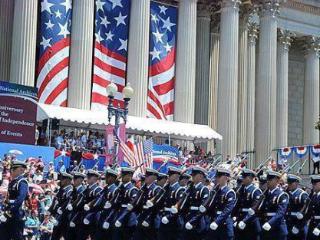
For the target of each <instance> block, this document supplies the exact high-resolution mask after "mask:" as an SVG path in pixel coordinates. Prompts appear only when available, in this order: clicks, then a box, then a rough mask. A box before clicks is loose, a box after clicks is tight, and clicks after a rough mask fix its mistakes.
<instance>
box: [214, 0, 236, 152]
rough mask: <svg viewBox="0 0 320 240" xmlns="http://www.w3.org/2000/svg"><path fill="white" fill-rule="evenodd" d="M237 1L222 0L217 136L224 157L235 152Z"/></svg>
mask: <svg viewBox="0 0 320 240" xmlns="http://www.w3.org/2000/svg"><path fill="white" fill-rule="evenodd" d="M239 4H240V0H223V1H222V6H221V7H222V9H221V23H220V57H219V84H218V132H219V133H220V134H221V135H222V136H223V141H222V146H221V153H222V154H223V157H226V155H228V154H229V155H230V156H231V157H234V156H235V155H236V152H237V101H238V99H237V96H238V45H239V42H238V40H239Z"/></svg>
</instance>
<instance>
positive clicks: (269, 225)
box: [259, 171, 289, 240]
mask: <svg viewBox="0 0 320 240" xmlns="http://www.w3.org/2000/svg"><path fill="white" fill-rule="evenodd" d="M280 178H281V174H280V173H278V172H275V171H268V173H267V189H268V190H267V191H266V192H265V196H262V197H263V201H262V203H261V204H260V207H259V211H260V213H261V225H262V232H261V240H275V239H277V240H285V239H287V235H288V231H287V225H286V221H285V215H286V211H287V208H288V204H289V196H288V194H287V193H285V192H284V191H282V189H281V188H280V187H279V186H278V185H279V182H280Z"/></svg>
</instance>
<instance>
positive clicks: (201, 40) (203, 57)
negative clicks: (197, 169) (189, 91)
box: [194, 5, 211, 124]
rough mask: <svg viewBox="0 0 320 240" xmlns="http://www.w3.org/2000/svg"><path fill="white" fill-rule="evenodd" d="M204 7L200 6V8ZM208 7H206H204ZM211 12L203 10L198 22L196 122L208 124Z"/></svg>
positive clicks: (199, 14)
mask: <svg viewBox="0 0 320 240" xmlns="http://www.w3.org/2000/svg"><path fill="white" fill-rule="evenodd" d="M200 7H202V5H201V6H199V7H198V8H200ZM204 7H206V6H204ZM210 20H211V19H210V11H208V10H207V9H205V8H203V9H202V8H201V9H200V11H198V20H197V62H196V88H195V115H194V122H195V123H199V124H208V109H209V75H210Z"/></svg>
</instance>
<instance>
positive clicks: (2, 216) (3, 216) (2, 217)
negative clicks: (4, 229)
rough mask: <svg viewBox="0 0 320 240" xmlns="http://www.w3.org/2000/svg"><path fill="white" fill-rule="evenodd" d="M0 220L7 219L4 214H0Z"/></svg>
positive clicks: (4, 220)
mask: <svg viewBox="0 0 320 240" xmlns="http://www.w3.org/2000/svg"><path fill="white" fill-rule="evenodd" d="M0 221H1V222H3V223H4V222H6V221H7V218H6V216H5V215H1V216H0Z"/></svg>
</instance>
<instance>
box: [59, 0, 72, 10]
mask: <svg viewBox="0 0 320 240" xmlns="http://www.w3.org/2000/svg"><path fill="white" fill-rule="evenodd" d="M61 5H62V6H64V7H65V8H66V12H68V11H69V9H71V0H66V1H65V2H64V3H61Z"/></svg>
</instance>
